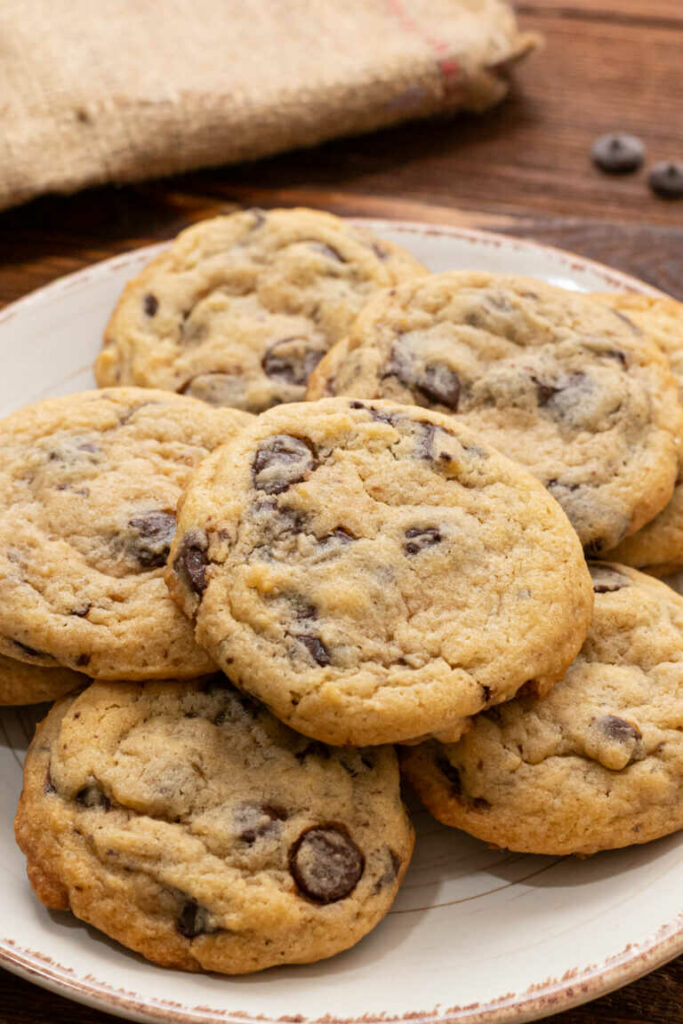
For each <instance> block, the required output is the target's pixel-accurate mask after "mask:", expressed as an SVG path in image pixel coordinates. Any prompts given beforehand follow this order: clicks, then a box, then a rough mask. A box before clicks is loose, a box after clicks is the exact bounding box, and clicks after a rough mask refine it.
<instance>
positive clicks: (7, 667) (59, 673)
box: [0, 654, 90, 705]
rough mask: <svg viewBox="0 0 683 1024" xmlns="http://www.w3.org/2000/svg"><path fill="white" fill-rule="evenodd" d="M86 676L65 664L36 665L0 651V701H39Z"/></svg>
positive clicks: (55, 697) (54, 696) (83, 680)
mask: <svg viewBox="0 0 683 1024" xmlns="http://www.w3.org/2000/svg"><path fill="white" fill-rule="evenodd" d="M89 682H90V680H89V679H88V678H87V677H86V676H82V675H80V673H78V672H72V671H71V669H68V668H40V667H39V666H34V665H27V664H26V663H25V662H23V661H16V660H15V659H14V658H5V657H3V655H2V654H0V705H10V704H42V702H43V701H48V700H58V699H59V697H63V696H64V694H65V693H69V692H70V691H71V690H75V689H77V688H78V687H79V686H85V685H86V683H89Z"/></svg>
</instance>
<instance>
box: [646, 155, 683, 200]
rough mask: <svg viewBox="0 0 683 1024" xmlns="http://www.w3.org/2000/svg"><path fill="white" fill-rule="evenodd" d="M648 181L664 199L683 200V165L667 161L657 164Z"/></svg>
mask: <svg viewBox="0 0 683 1024" xmlns="http://www.w3.org/2000/svg"><path fill="white" fill-rule="evenodd" d="M647 180H648V182H649V185H650V188H651V189H652V191H653V192H655V193H656V194H657V195H658V196H661V197H662V199H683V163H674V161H673V160H665V161H663V162H662V163H659V164H655V166H654V167H653V168H652V170H651V171H650V174H649V176H648V179H647Z"/></svg>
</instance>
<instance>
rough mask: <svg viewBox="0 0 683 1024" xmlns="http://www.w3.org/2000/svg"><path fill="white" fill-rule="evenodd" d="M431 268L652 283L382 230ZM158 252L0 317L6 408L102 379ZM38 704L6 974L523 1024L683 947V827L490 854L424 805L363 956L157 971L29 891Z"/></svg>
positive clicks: (212, 1000)
mask: <svg viewBox="0 0 683 1024" xmlns="http://www.w3.org/2000/svg"><path fill="white" fill-rule="evenodd" d="M372 226H373V227H374V228H375V230H376V231H377V232H378V233H379V234H381V235H383V236H384V237H386V238H388V239H390V240H392V241H397V242H399V243H401V244H402V245H404V246H406V247H408V248H409V249H411V250H412V251H413V252H414V253H415V255H416V256H417V257H418V258H419V259H420V260H422V261H423V262H424V263H426V264H427V265H428V266H429V267H430V268H431V269H433V270H446V269H449V268H459V269H483V270H494V271H506V272H515V273H524V274H531V275H534V276H537V277H541V278H545V279H546V280H548V281H551V282H553V283H555V284H559V285H563V286H565V287H569V288H576V289H580V290H588V291H590V290H599V291H614V290H619V289H632V290H637V291H644V292H651V291H652V289H648V288H647V287H646V286H645V285H643V284H640V283H638V282H637V281H635V280H633V279H631V278H627V277H625V276H624V275H621V274H618V273H616V272H615V271H611V270H608V269H607V268H605V267H601V266H599V265H597V264H594V263H590V262H588V261H586V260H583V259H580V258H578V257H576V256H572V255H569V254H567V253H561V252H559V251H557V250H553V249H548V248H545V247H542V246H538V245H534V244H533V243H529V242H521V241H518V240H514V239H509V238H502V237H496V236H494V235H487V234H479V233H477V232H471V231H460V230H453V229H440V228H436V227H433V226H431V225H430V226H426V225H415V224H413V225H410V224H397V223H373V224H372ZM158 248H159V247H155V248H152V249H142V250H139V251H137V252H133V253H130V254H128V255H125V256H122V257H118V258H116V259H113V260H109V261H108V262H106V263H101V264H99V265H98V266H95V267H92V268H90V269H88V270H85V271H82V272H81V273H78V274H74V275H73V276H71V277H67V278H65V279H63V280H61V281H58V282H57V283H56V284H53V285H51V286H50V287H48V288H44V289H43V290H41V291H39V292H36V293H35V294H33V295H31V296H29V297H28V298H27V299H24V300H22V301H21V302H18V303H16V304H15V305H14V306H11V307H9V308H8V309H6V310H4V311H3V312H2V313H1V314H0V365H2V368H3V370H2V375H1V377H0V414H3V415H4V414H5V413H7V412H9V411H10V410H12V409H15V408H17V407H19V406H21V405H23V404H24V403H26V402H31V401H35V400H36V399H39V398H43V397H45V396H46V395H60V394H65V393H67V392H70V391H77V390H81V389H83V388H87V387H91V386H93V378H92V374H91V369H90V367H91V364H92V361H93V359H94V357H95V354H96V352H97V351H98V348H99V344H100V338H101V335H102V329H103V327H104V325H105V322H106V320H107V317H108V315H109V312H110V310H111V308H112V306H113V304H114V302H115V300H116V298H117V296H118V295H119V293H120V291H121V289H122V287H123V285H124V283H125V282H126V280H128V278H130V277H132V276H133V275H134V274H136V273H137V272H138V271H139V270H140V269H141V267H142V266H143V265H144V264H145V263H146V262H147V261H148V260H149V259H150V257H151V256H153V255H155V253H156V252H157V251H158ZM41 710H44V709H40V710H36V709H27V710H18V711H17V710H11V709H4V710H3V711H2V712H1V713H0V778H1V779H2V785H1V786H0V905H1V906H2V914H1V915H0V964H2V965H3V966H5V967H6V968H8V969H9V970H11V971H15V972H16V973H17V974H20V975H23V976H24V977H26V978H29V979H30V980H32V981H35V982H37V983H38V984H40V985H44V986H45V987H47V988H50V989H53V990H54V991H56V992H60V993H61V994H63V995H66V996H70V997H72V998H74V999H77V1000H79V1001H81V1002H84V1003H87V1004H89V1005H92V1006H97V1007H99V1008H101V1009H103V1010H106V1011H108V1012H109V1013H115V1014H120V1015H121V1016H124V1017H130V1018H132V1019H134V1020H144V1021H148V1020H154V1021H159V1020H164V1021H174V1022H176V1021H178V1022H183V1024H185V1022H209V1021H211V1022H216V1021H220V1022H224V1024H252V1022H256V1021H258V1022H263V1024H268V1022H275V1021H277V1022H283V1021H292V1022H298V1024H304V1022H305V1024H313V1022H320V1024H322V1022H325V1024H342V1022H343V1024H369V1022H382V1024H391V1022H395V1021H401V1022H406V1021H417V1022H418V1024H437V1022H438V1024H443V1022H446V1021H458V1022H460V1021H467V1022H468V1024H484V1022H486V1024H502V1022H509V1021H528V1020H533V1019H535V1018H538V1017H542V1016H544V1015H546V1014H550V1013H554V1012H557V1011H558V1010H562V1009H566V1008H567V1007H570V1006H572V1005H575V1004H577V1003H580V1002H583V1001H585V1000H587V999H591V998H594V997H596V996H598V995H601V994H602V993H603V992H606V991H608V990H610V989H613V988H616V987H617V986H619V985H624V984H626V983H627V982H628V981H631V980H633V979H634V978H637V977H638V976H640V975H641V974H644V973H645V972H647V971H649V970H652V969H653V968H654V967H656V966H658V965H659V964H661V963H663V962H665V961H666V960H669V959H671V958H672V957H674V956H676V955H677V954H678V953H681V952H683V914H682V913H680V912H679V911H681V910H682V909H683V876H682V873H681V870H680V868H681V859H682V854H683V834H681V835H679V836H672V837H669V838H667V839H663V840H660V841H659V842H656V843H651V844H649V845H647V846H641V847H633V848H631V849H627V850H622V851H618V852H615V853H607V854H598V855H597V856H595V857H593V858H591V859H589V860H583V861H581V860H575V859H569V858H568V859H560V858H549V857H531V856H526V855H518V854H509V853H501V852H494V851H491V850H488V849H487V848H486V846H485V845H484V844H483V843H480V842H478V841H476V840H474V839H470V838H469V837H468V836H466V835H464V834H462V833H459V832H456V831H455V830H450V829H446V828H443V827H441V826H440V825H438V824H437V823H436V822H435V821H433V820H432V819H431V818H430V817H429V816H428V815H427V814H426V813H425V812H424V811H420V810H416V811H415V814H414V817H415V824H416V827H417V831H418V842H417V848H416V853H415V857H414V860H413V863H412V866H411V868H410V871H409V873H408V876H407V878H406V881H405V883H404V885H403V888H402V890H401V892H400V893H399V896H398V899H397V900H396V903H395V905H394V908H393V909H392V911H391V913H390V914H389V915H388V917H387V918H386V920H385V921H384V922H383V923H382V924H381V925H380V926H379V927H378V928H377V929H376V930H375V931H374V932H373V933H372V934H371V935H370V936H368V937H367V938H366V939H365V940H364V941H363V942H361V943H360V944H359V945H358V946H356V947H355V948H354V949H352V950H350V951H348V952H346V953H343V954H341V956H338V957H335V958H334V959H332V960H327V961H323V962H322V963H319V964H314V965H311V966H305V967H289V968H277V969H273V970H270V971H266V972H264V973H262V974H258V975H252V976H250V977H243V978H224V977H218V976H201V975H189V974H182V973H180V972H175V971H167V970H162V969H161V968H157V967H153V966H152V965H151V964H148V963H146V962H145V961H144V960H143V959H142V958H141V957H138V956H136V955H135V954H132V953H129V952H128V951H127V950H124V949H123V948H121V947H120V946H118V945H117V944H116V943H113V942H110V941H109V940H108V939H106V938H105V937H104V936H102V935H100V934H98V933H97V932H95V931H94V930H92V929H90V928H88V927H87V926H85V925H83V924H81V923H80V922H78V921H76V920H75V919H74V918H72V917H71V916H70V915H69V914H62V913H51V912H49V911H47V910H45V908H44V907H42V906H41V905H40V904H39V903H38V902H37V900H35V899H34V898H33V896H32V894H31V891H30V888H29V885H28V883H27V881H26V879H25V875H24V863H23V858H22V857H21V855H20V854H19V852H18V850H17V849H16V847H15V846H14V843H13V840H12V834H11V823H12V819H13V816H14V810H15V807H16V801H17V797H18V795H19V791H20V788H21V762H22V759H23V755H24V751H25V749H26V747H27V745H28V742H29V739H30V735H31V731H32V728H33V724H34V722H35V720H36V718H37V717H39V715H40V711H41Z"/></svg>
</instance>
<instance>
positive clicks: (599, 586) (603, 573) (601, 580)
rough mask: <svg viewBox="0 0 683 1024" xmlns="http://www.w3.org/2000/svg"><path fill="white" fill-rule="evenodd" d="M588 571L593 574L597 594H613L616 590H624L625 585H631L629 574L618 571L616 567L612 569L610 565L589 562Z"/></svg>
mask: <svg viewBox="0 0 683 1024" xmlns="http://www.w3.org/2000/svg"><path fill="white" fill-rule="evenodd" d="M588 571H589V572H590V574H591V577H592V580H593V591H594V593H596V594H612V593H614V592H615V591H616V590H623V589H624V587H628V586H630V580H629V578H628V576H624V574H623V573H621V572H617V570H616V569H612V568H611V566H609V565H600V563H590V562H589V563H588Z"/></svg>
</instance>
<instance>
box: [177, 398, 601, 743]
mask: <svg viewBox="0 0 683 1024" xmlns="http://www.w3.org/2000/svg"><path fill="white" fill-rule="evenodd" d="M167 582H168V585H169V588H170V590H171V592H172V593H173V595H174V596H175V597H176V599H177V600H178V601H179V602H180V603H181V604H182V606H183V608H184V609H185V612H186V614H187V615H188V616H190V617H192V618H193V619H194V620H195V623H196V636H197V639H198V641H199V642H200V644H201V645H202V646H203V647H205V648H206V650H207V651H209V653H210V654H211V656H212V657H213V658H214V659H215V660H216V662H217V663H218V664H219V665H220V666H221V668H223V670H224V671H226V672H228V671H229V673H230V678H231V679H232V680H233V681H234V682H235V684H236V685H238V686H239V687H240V688H242V689H243V690H245V691H247V692H248V693H250V694H252V695H254V696H256V697H258V698H259V699H260V700H262V701H264V702H265V703H266V704H267V705H268V707H270V709H271V710H272V711H273V713H274V714H275V715H277V716H278V717H279V718H281V719H282V720H283V721H285V722H287V723H288V724H290V725H291V726H292V727H293V728H295V729H298V730H299V731H300V732H302V733H304V734H306V735H307V736H311V737H314V738H315V739H319V740H323V741H324V742H327V743H333V744H352V745H353V744H356V745H364V744H371V743H387V742H393V741H398V740H403V741H406V740H415V739H418V738H420V737H422V736H425V735H432V734H439V735H444V736H447V737H448V738H453V737H455V736H458V735H460V732H461V731H462V729H463V728H464V727H465V724H466V719H467V716H469V715H473V714H476V713H477V712H478V711H480V710H481V709H482V708H484V707H487V706H489V705H490V704H495V703H498V702H499V701H502V700H508V699H509V698H510V697H512V696H513V695H514V694H515V693H516V692H517V690H518V689H519V688H520V687H521V686H523V685H524V684H525V683H527V684H528V685H529V686H530V687H535V688H536V689H538V690H539V691H545V690H546V689H547V688H548V687H549V686H551V685H552V683H553V682H554V681H555V680H556V679H559V678H560V677H561V675H562V673H563V671H564V669H565V668H566V667H567V665H568V664H569V663H570V661H571V660H572V658H573V657H574V655H575V654H576V653H577V651H578V650H579V648H580V647H581V644H582V642H583V639H584V637H585V634H586V630H587V628H588V624H589V621H590V614H591V607H592V589H591V586H590V577H589V575H588V571H587V569H586V566H585V562H584V559H583V556H582V552H581V546H580V544H579V542H578V538H577V537H576V534H575V533H574V531H573V530H572V529H571V526H570V524H569V522H568V521H567V518H566V516H565V515H564V513H563V512H562V510H561V508H560V507H559V505H558V504H557V503H556V502H554V501H553V500H552V499H551V498H550V496H549V495H548V493H547V492H546V491H545V490H544V489H543V488H542V487H541V486H540V485H539V484H538V482H537V481H536V480H535V479H534V478H533V477H532V476H531V474H529V473H527V472H526V471H525V470H524V469H522V468H521V467H520V466H518V465H516V464H515V463H513V462H511V461H510V460H508V459H505V458H503V456H501V455H499V454H498V453H496V452H494V451H493V450H492V449H490V448H487V447H486V446H485V445H484V444H482V443H480V442H479V440H478V439H477V438H476V437H475V436H474V435H473V434H471V433H470V431H468V430H467V429H466V428H465V427H463V426H461V424H459V423H458V422H456V421H455V420H453V419H452V418H450V417H447V416H443V415H440V414H439V413H434V412H430V411H429V410H425V409H417V408H415V407H414V406H400V405H397V404H395V403H391V402H375V403H363V402H359V401H354V400H348V399H343V398H336V399H328V400H325V401H322V402H319V403H316V404H315V405H313V404H307V403H298V404H294V405H288V406H280V407H279V408H277V409H271V410H269V411H268V412H267V413H264V414H263V415H262V416H260V417H259V419H258V420H256V421H255V422H254V423H253V424H252V425H251V426H250V427H248V428H247V429H246V430H245V431H244V432H243V433H242V434H241V435H240V436H239V438H236V439H235V441H234V443H231V444H228V445H225V446H223V447H222V448H221V449H219V450H217V451H216V452H215V453H214V454H213V455H212V456H209V457H208V459H207V460H206V461H205V462H204V463H203V464H202V465H201V466H200V468H199V470H198V471H197V472H196V473H195V474H194V476H193V478H192V481H191V483H190V485H189V487H188V489H187V490H186V492H185V494H184V496H183V499H182V502H181V507H180V510H179V519H178V534H177V536H176V538H175V540H174V543H173V545H172V549H171V554H170V556H169V569H168V573H167Z"/></svg>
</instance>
